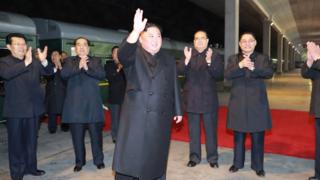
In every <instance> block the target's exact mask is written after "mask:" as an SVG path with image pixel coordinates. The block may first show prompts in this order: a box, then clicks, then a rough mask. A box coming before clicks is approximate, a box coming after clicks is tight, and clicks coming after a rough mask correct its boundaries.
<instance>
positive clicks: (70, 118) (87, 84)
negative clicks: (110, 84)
mask: <svg viewBox="0 0 320 180" xmlns="http://www.w3.org/2000/svg"><path fill="white" fill-rule="evenodd" d="M89 44H90V42H89V40H88V39H86V38H84V37H79V38H76V39H75V40H74V45H75V50H76V54H77V56H73V57H68V58H66V59H65V64H64V66H63V68H62V70H61V77H62V78H64V79H66V80H67V92H66V98H65V101H64V106H63V112H62V122H63V123H69V126H70V130H71V135H72V142H73V147H74V151H75V156H76V162H75V163H76V165H75V167H74V169H73V170H74V172H78V171H81V169H82V166H84V165H85V164H86V158H85V155H86V151H85V144H84V137H85V130H86V128H88V129H89V132H90V140H91V147H92V156H93V162H94V164H95V165H96V166H97V168H98V169H102V168H104V167H105V166H104V163H103V158H104V157H103V152H102V127H103V122H104V113H103V108H102V99H101V95H100V89H99V82H100V80H102V79H104V77H105V72H104V70H103V67H102V64H101V60H100V59H97V58H94V57H91V56H89V51H90V49H89Z"/></svg>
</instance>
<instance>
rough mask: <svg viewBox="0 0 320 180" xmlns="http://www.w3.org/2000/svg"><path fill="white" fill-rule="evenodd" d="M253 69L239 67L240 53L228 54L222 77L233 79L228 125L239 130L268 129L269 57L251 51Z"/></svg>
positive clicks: (269, 125)
mask: <svg viewBox="0 0 320 180" xmlns="http://www.w3.org/2000/svg"><path fill="white" fill-rule="evenodd" d="M251 59H253V61H254V64H255V69H254V70H253V71H252V72H251V71H250V70H248V69H247V68H242V69H240V67H239V62H240V61H241V60H242V55H241V54H237V55H233V56H230V57H229V59H228V65H227V69H226V72H225V77H226V78H227V79H228V80H232V86H231V94H230V100H229V109H228V119H227V127H228V128H229V129H232V130H235V131H239V132H260V131H265V130H267V129H270V128H271V126H272V125H271V118H270V110H269V102H268V97H267V91H266V85H265V82H264V80H265V79H268V78H271V77H272V76H273V70H272V64H271V60H270V59H269V57H268V56H265V55H262V54H259V53H256V52H254V53H253V54H252V56H251Z"/></svg>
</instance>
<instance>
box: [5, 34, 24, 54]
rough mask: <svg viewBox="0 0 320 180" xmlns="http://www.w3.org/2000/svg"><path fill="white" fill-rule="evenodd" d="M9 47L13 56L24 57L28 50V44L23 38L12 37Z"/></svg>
mask: <svg viewBox="0 0 320 180" xmlns="http://www.w3.org/2000/svg"><path fill="white" fill-rule="evenodd" d="M7 48H8V49H9V50H10V52H11V54H12V56H14V57H16V58H18V59H23V58H24V56H25V54H26V52H27V44H26V41H25V40H24V39H23V38H20V37H12V38H11V44H7Z"/></svg>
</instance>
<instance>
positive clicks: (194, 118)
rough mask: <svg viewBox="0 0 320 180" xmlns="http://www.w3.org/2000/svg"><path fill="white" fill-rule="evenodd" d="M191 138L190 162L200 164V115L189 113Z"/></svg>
mask: <svg viewBox="0 0 320 180" xmlns="http://www.w3.org/2000/svg"><path fill="white" fill-rule="evenodd" d="M188 125H189V137H190V143H189V147H190V154H189V159H190V161H193V162H196V163H200V161H201V140H200V135H201V134H200V114H196V113H188Z"/></svg>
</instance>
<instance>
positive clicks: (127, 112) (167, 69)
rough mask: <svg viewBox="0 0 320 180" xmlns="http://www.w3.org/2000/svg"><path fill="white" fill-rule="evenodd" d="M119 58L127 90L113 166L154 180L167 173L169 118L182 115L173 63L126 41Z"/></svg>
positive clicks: (161, 54)
mask: <svg viewBox="0 0 320 180" xmlns="http://www.w3.org/2000/svg"><path fill="white" fill-rule="evenodd" d="M119 59H120V61H121V64H122V65H123V66H124V71H125V74H126V78H127V87H126V94H125V99H124V103H123V105H122V109H121V116H120V124H119V130H118V137H117V143H116V147H115V152H114V158H113V166H112V167H113V170H115V171H116V172H117V173H121V174H125V175H129V176H133V177H137V178H139V179H140V180H151V179H156V178H159V177H161V176H163V175H164V174H165V172H166V167H167V159H168V153H169V144H170V130H171V123H172V119H173V117H174V115H182V111H181V105H180V93H179V86H178V81H177V74H176V65H175V60H174V58H172V57H171V56H169V55H168V54H166V53H165V52H164V51H163V50H160V51H159V52H158V53H156V54H155V55H154V56H152V55H151V54H149V53H148V52H147V51H145V50H144V49H143V48H142V47H141V46H140V45H138V43H135V44H129V43H127V42H126V41H125V42H123V44H122V45H121V46H120V49H119ZM155 64H156V65H155Z"/></svg>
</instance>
